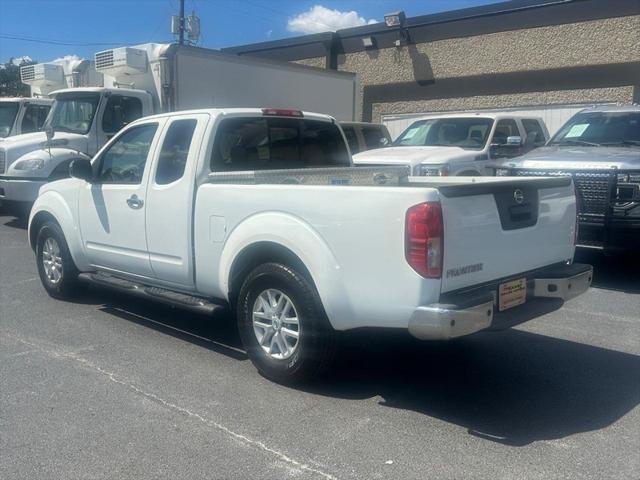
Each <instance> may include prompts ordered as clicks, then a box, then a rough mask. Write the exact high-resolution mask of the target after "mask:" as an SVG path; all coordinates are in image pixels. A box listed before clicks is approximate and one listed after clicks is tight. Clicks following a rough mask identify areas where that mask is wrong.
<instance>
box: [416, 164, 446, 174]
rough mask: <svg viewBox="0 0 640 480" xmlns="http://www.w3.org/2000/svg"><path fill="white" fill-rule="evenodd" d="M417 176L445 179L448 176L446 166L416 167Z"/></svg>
mask: <svg viewBox="0 0 640 480" xmlns="http://www.w3.org/2000/svg"><path fill="white" fill-rule="evenodd" d="M417 173H418V175H420V176H422V177H446V176H448V175H449V166H448V165H418V171H417Z"/></svg>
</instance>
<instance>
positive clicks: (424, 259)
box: [405, 202, 444, 278]
mask: <svg viewBox="0 0 640 480" xmlns="http://www.w3.org/2000/svg"><path fill="white" fill-rule="evenodd" d="M405 229H406V230H405V256H406V258H407V262H408V263H409V265H410V266H411V268H413V269H414V270H415V271H416V272H418V273H419V274H420V275H422V276H423V277H426V278H440V277H441V276H442V259H443V253H444V241H443V237H444V227H443V224H442V207H441V205H440V203H439V202H426V203H421V204H419V205H414V206H413V207H411V208H410V209H409V210H407V217H406V223H405Z"/></svg>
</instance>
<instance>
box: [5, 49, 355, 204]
mask: <svg viewBox="0 0 640 480" xmlns="http://www.w3.org/2000/svg"><path fill="white" fill-rule="evenodd" d="M95 67H96V70H97V71H98V72H99V73H101V74H103V75H104V86H103V87H100V88H75V87H74V88H66V89H62V90H57V91H53V92H51V96H52V97H53V98H54V105H53V107H52V111H51V114H50V116H49V118H48V119H47V125H48V127H49V128H48V130H49V132H50V133H51V132H53V138H48V137H47V136H46V135H45V133H39V134H32V135H31V136H24V135H21V136H17V137H15V138H14V139H12V140H7V141H5V142H3V143H2V146H0V162H1V163H0V201H2V202H3V203H8V204H9V206H12V207H14V208H13V211H14V213H16V214H20V213H21V212H22V214H23V215H24V214H25V213H26V212H28V210H29V208H30V206H31V204H32V203H33V201H34V200H35V199H36V197H37V196H38V190H39V189H40V187H41V186H42V185H44V184H45V183H47V182H49V181H52V180H56V179H59V178H61V177H63V176H67V173H68V164H69V163H70V161H71V160H72V159H75V158H90V157H91V156H93V155H94V154H95V153H96V152H97V151H98V150H99V149H100V148H101V147H102V146H103V145H104V144H105V143H106V142H107V140H108V139H109V138H111V137H112V136H113V135H114V134H115V133H116V132H117V131H118V130H120V129H121V128H122V127H123V126H125V125H127V124H128V123H130V122H132V121H133V120H136V119H137V118H140V117H143V116H147V115H151V114H153V113H160V112H171V111H177V110H185V109H192V108H202V107H248V106H255V105H258V106H264V107H272V108H293V109H299V110H312V111H320V112H323V113H327V114H329V115H331V116H333V117H335V118H336V119H337V120H341V121H343V120H344V121H347V120H353V119H354V116H355V111H356V97H355V92H356V91H357V84H356V81H357V80H356V76H355V74H352V73H345V72H335V71H328V70H324V69H320V68H314V67H307V66H302V65H296V64H291V63H281V62H272V61H268V60H262V59H253V58H247V57H240V56H235V55H230V54H223V53H220V52H218V51H215V50H209V49H203V48H196V47H189V46H180V45H177V44H157V43H150V44H144V45H138V46H135V47H121V48H116V49H112V50H105V51H102V52H98V53H96V54H95Z"/></svg>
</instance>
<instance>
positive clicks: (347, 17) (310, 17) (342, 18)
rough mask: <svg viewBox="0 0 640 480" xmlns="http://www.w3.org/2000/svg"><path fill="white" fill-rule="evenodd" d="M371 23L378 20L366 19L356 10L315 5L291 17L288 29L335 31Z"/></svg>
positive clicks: (311, 31) (298, 30) (291, 30)
mask: <svg viewBox="0 0 640 480" xmlns="http://www.w3.org/2000/svg"><path fill="white" fill-rule="evenodd" d="M371 23H377V21H376V20H374V19H369V20H366V19H365V18H364V17H361V16H360V15H358V12H356V11H354V10H351V11H349V12H341V11H340V10H331V9H329V8H326V7H323V6H322V5H314V6H313V7H311V8H310V9H309V10H307V11H306V12H303V13H301V14H299V15H296V16H295V17H292V18H289V21H288V22H287V30H289V31H290V32H296V33H320V32H335V31H336V30H340V29H342V28H350V27H360V26H362V25H368V24H371Z"/></svg>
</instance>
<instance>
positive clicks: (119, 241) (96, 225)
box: [29, 109, 592, 382]
mask: <svg viewBox="0 0 640 480" xmlns="http://www.w3.org/2000/svg"><path fill="white" fill-rule="evenodd" d="M350 164H351V163H350V156H349V153H348V149H347V147H346V143H345V139H344V136H343V134H342V132H341V130H340V128H339V126H338V125H337V123H336V122H335V121H334V120H333V119H332V118H331V117H328V116H325V115H317V114H311V113H306V112H299V111H291V110H273V109H263V110H260V109H217V110H213V109H212V110H196V111H185V112H179V113H171V114H162V115H156V116H152V117H146V118H143V119H140V120H137V121H135V122H133V123H132V124H130V125H129V126H127V127H125V128H124V129H123V130H122V131H121V132H119V133H118V134H117V135H116V136H115V137H114V138H113V139H111V141H110V142H109V143H108V144H107V145H105V146H104V147H103V148H102V149H101V150H100V151H99V152H98V153H97V154H96V156H95V157H94V158H93V160H92V161H91V162H89V161H88V160H86V159H78V160H75V161H73V162H72V164H71V166H70V173H71V176H72V178H69V179H64V180H59V181H56V182H52V183H50V184H47V185H45V186H44V187H43V188H42V190H41V193H40V196H39V197H38V199H37V200H36V202H35V204H34V207H33V210H32V212H31V216H30V219H29V240H30V243H31V246H32V248H33V249H34V251H35V253H36V261H37V267H38V271H39V274H40V278H41V280H42V283H43V285H44V288H45V289H46V290H47V292H48V293H49V294H50V295H52V296H54V297H58V298H67V297H70V296H73V295H79V294H80V293H81V292H82V288H80V287H81V286H82V285H83V284H86V283H89V282H93V283H97V284H100V285H103V286H109V287H112V288H116V289H120V290H122V291H125V292H128V293H130V294H132V295H139V296H144V297H148V298H153V299H156V300H159V301H163V302H167V303H170V304H173V305H177V306H182V307H184V308H191V309H196V310H201V311H204V312H209V313H211V312H212V311H215V310H217V309H219V308H224V307H227V306H228V307H229V308H231V310H232V311H234V312H235V315H236V317H237V321H238V325H239V330H240V333H241V338H242V341H243V343H244V345H245V347H246V349H247V352H248V354H249V356H250V358H251V360H252V361H253V363H254V364H255V365H256V367H257V368H258V369H259V371H260V372H261V373H262V374H263V375H265V376H266V377H268V378H271V379H274V380H276V381H280V382H285V381H286V382H293V381H299V380H301V379H303V378H308V377H311V376H313V375H315V374H317V373H318V372H320V371H321V370H322V369H323V368H324V367H325V366H326V365H327V364H328V362H329V360H330V358H331V356H332V352H333V349H334V345H335V340H336V336H337V335H338V334H337V332H338V331H344V330H349V329H354V328H359V327H393V328H398V329H405V330H408V331H409V333H411V334H412V335H413V336H415V337H417V338H419V339H450V338H454V337H460V336H463V335H468V334H471V333H474V332H477V331H479V330H483V329H486V328H489V327H492V326H496V325H497V324H500V323H502V322H504V321H506V320H507V319H513V318H518V317H520V316H524V317H532V316H535V315H536V313H534V312H537V310H535V309H534V306H535V304H537V303H539V302H544V299H548V298H552V299H555V301H552V302H551V303H552V304H553V305H554V308H557V307H559V306H560V305H561V304H562V300H566V299H569V298H571V297H574V296H576V295H579V294H581V293H583V292H584V291H586V290H587V289H588V288H589V285H590V282H591V277H592V269H591V267H590V266H588V265H581V264H574V263H572V258H573V253H574V238H575V233H576V232H575V231H576V206H575V205H576V204H575V197H574V191H573V185H572V183H571V179H570V178H564V177H559V178H517V179H512V178H495V177H484V178H438V179H428V178H415V177H408V176H407V175H406V169H404V168H401V169H398V168H385V167H377V168H353V167H350V166H349V165H350ZM315 167H324V168H315ZM327 167H334V168H327ZM546 304H547V305H550V303H549V302H548V301H547V302H546Z"/></svg>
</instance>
